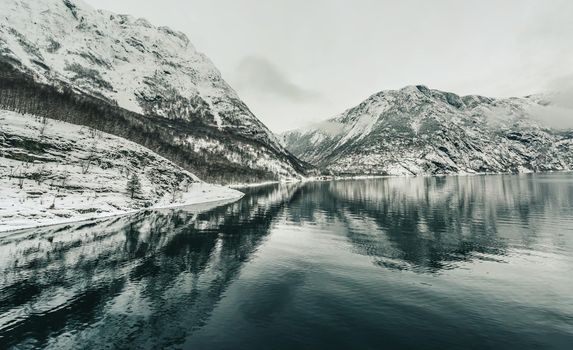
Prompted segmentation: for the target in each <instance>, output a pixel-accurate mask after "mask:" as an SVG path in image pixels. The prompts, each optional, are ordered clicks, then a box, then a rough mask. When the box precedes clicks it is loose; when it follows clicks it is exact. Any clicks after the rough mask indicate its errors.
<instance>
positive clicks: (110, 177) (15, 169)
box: [0, 110, 243, 231]
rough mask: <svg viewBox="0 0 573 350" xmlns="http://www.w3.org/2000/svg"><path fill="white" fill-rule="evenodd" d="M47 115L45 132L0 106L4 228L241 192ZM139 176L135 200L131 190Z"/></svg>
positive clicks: (0, 218)
mask: <svg viewBox="0 0 573 350" xmlns="http://www.w3.org/2000/svg"><path fill="white" fill-rule="evenodd" d="M46 120H47V125H46V127H45V130H44V132H43V133H42V132H41V129H42V125H43V124H42V119H41V118H38V117H35V116H30V115H22V114H19V113H15V112H10V111H4V110H0V231H6V230H14V229H19V228H25V227H34V226H40V225H49V224H56V223H62V222H70V221H77V220H84V219H92V218H100V217H105V216H111V215H118V214H125V213H129V212H133V211H137V210H140V209H143V208H164V207H173V206H186V205H191V204H198V203H205V202H216V201H227V200H236V199H238V198H240V197H242V196H243V194H242V193H241V192H239V191H236V190H233V189H230V188H228V187H223V186H217V185H211V184H207V183H205V182H202V181H200V180H199V179H198V178H197V177H196V176H195V175H193V174H191V173H189V172H187V171H185V170H183V169H181V168H179V167H178V166H177V165H175V164H173V163H172V162H170V161H169V160H167V159H165V158H163V157H160V156H158V155H156V154H155V153H153V152H151V151H149V150H148V149H146V148H145V147H143V146H140V145H138V144H136V143H133V142H130V141H127V140H125V139H122V138H119V137H116V136H113V135H109V134H106V133H102V132H96V131H94V130H93V129H90V128H87V127H82V126H78V125H73V124H69V123H65V122H61V121H56V120H51V119H46ZM88 159H89V162H88ZM134 173H135V174H136V175H137V176H138V177H139V179H140V181H141V187H142V191H141V194H140V195H139V196H138V198H137V199H131V198H130V195H129V194H128V193H127V190H126V184H127V180H128V179H129V177H130V176H131V175H132V174H134Z"/></svg>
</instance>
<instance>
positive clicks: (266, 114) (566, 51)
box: [87, 0, 573, 131]
mask: <svg viewBox="0 0 573 350" xmlns="http://www.w3.org/2000/svg"><path fill="white" fill-rule="evenodd" d="M87 2H88V3H90V4H92V5H93V6H94V7H96V8H104V9H108V10H111V11H114V12H119V13H128V14H131V15H134V16H137V17H145V18H147V19H149V20H150V21H151V22H153V23H154V24H155V25H167V26H169V27H172V28H173V29H177V30H180V31H182V32H184V33H186V34H187V35H188V36H189V38H190V40H191V42H192V43H193V44H194V45H195V47H196V48H197V49H198V50H199V51H202V52H204V53H205V54H207V55H208V56H209V57H210V58H211V59H212V60H213V62H214V63H215V65H216V66H217V67H218V68H219V70H220V71H221V72H222V74H223V77H224V78H225V79H226V80H227V81H228V82H229V83H230V84H231V85H232V86H233V87H234V88H235V90H236V91H237V92H238V93H239V95H240V96H241V97H242V98H243V100H244V101H245V102H246V103H247V104H248V105H249V107H250V108H251V110H252V111H253V112H254V113H255V114H256V115H257V116H258V117H259V118H260V119H261V120H262V121H263V122H264V123H265V124H267V126H269V127H270V128H271V129H272V130H273V131H283V130H286V129H292V128H296V127H300V126H304V125H305V124H308V123H311V122H315V121H318V120H321V119H325V118H327V117H332V116H334V115H336V114H338V113H340V112H342V111H343V110H345V109H346V108H349V107H352V106H354V105H356V104H357V103H359V102H360V101H362V100H363V99H365V98H366V97H368V96H369V95H371V94H373V93H375V92H377V91H380V90H384V89H399V88H401V87H403V86H405V85H409V84H424V85H427V86H428V87H430V88H435V89H441V90H447V91H452V92H456V93H459V94H482V95H487V96H492V97H506V96H522V95H527V94H531V93H538V92H543V91H546V90H548V89H562V88H565V87H568V88H571V87H572V85H571V82H572V81H573V1H571V0H536V1H533V0H490V1H485V0H475V1H470V0H464V1H460V0H432V1H429V0H418V1H413V0H412V1H408V0H401V1H397V0H396V1H383V0H345V1H343V0H161V1H157V0H121V1H118V0H87ZM564 86H565V87H564Z"/></svg>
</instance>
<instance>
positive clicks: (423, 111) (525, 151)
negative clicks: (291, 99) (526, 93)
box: [283, 85, 573, 175]
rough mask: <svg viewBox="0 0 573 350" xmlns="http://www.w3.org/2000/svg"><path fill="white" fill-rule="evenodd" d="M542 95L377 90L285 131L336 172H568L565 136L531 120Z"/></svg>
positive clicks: (288, 141)
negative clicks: (319, 119) (325, 117)
mask: <svg viewBox="0 0 573 350" xmlns="http://www.w3.org/2000/svg"><path fill="white" fill-rule="evenodd" d="M546 106H547V102H544V100H543V99H541V98H539V96H530V97H527V98H509V99H494V98H488V97H483V96H479V95H469V96H460V95H457V94H454V93H451V92H444V91H440V90H433V89H429V88H427V87H426V86H423V85H411V86H406V87H404V88H402V89H400V90H385V91H381V92H378V93H376V94H374V95H372V96H370V97H369V98H367V99H366V100H364V101H363V102H362V103H360V104H358V105H357V106H355V107H353V108H350V109H348V110H346V111H345V112H343V113H342V114H341V115H339V116H336V117H334V118H332V119H330V120H327V121H324V122H321V123H319V124H317V125H316V126H315V127H313V128H310V129H309V130H297V131H293V132H287V133H285V134H283V138H284V140H285V141H284V142H285V145H286V147H287V148H288V149H289V150H291V151H292V152H293V153H294V154H295V155H297V156H299V157H300V158H301V159H303V160H305V161H307V162H310V163H311V164H315V165H317V166H319V167H322V168H323V169H325V170H327V171H330V172H334V173H350V174H379V175H407V174H410V175H411V174H414V175H417V174H442V173H482V172H526V171H542V170H565V169H570V168H571V166H573V163H571V156H570V153H568V152H569V147H570V137H569V136H568V135H569V134H568V133H564V132H556V131H553V130H550V129H548V128H544V127H543V125H542V124H541V123H540V122H539V121H538V120H536V119H534V118H532V116H533V115H534V113H535V114H539V113H543V111H545V110H544V108H545V107H546Z"/></svg>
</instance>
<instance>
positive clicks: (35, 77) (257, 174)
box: [0, 0, 573, 230]
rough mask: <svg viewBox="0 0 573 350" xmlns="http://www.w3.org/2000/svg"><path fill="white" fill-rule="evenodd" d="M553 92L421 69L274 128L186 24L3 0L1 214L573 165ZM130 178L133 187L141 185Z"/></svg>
mask: <svg viewBox="0 0 573 350" xmlns="http://www.w3.org/2000/svg"><path fill="white" fill-rule="evenodd" d="M554 107H555V106H554V103H553V101H552V99H551V95H545V96H528V97H523V98H508V99H496V98H488V97H483V96H459V95H456V94H454V93H449V92H443V91H439V90H433V89H430V88H428V87H426V86H423V85H417V86H407V87H405V88H402V89H400V90H386V91H381V92H379V93H376V94H374V95H372V96H370V97H369V98H367V99H366V100H364V101H363V102H361V103H360V104H358V105H357V106H355V107H352V108H350V109H348V110H346V111H344V112H342V113H341V114H339V115H337V116H335V117H333V118H331V119H329V120H326V121H324V122H321V123H319V124H316V125H314V126H312V127H309V128H304V129H299V130H294V131H289V132H286V133H283V134H281V135H275V134H273V133H272V132H271V131H270V130H269V129H268V128H267V127H266V126H265V125H264V124H263V123H262V122H261V121H260V120H259V119H258V118H257V117H256V116H255V115H254V114H253V113H252V112H251V110H250V109H249V108H248V106H247V105H246V104H245V103H244V102H243V101H242V100H241V99H240V97H239V96H238V94H237V93H236V92H235V91H234V90H233V88H232V87H231V86H230V85H229V84H227V82H225V80H224V79H223V78H222V76H221V73H220V72H219V71H218V70H217V68H216V67H215V66H214V65H213V63H212V62H211V61H210V60H209V58H208V57H207V56H206V55H204V54H202V53H200V52H198V51H197V50H196V49H195V48H194V46H193V45H192V43H191V42H190V40H189V39H188V38H187V36H186V35H185V34H183V33H181V32H178V31H175V30H173V29H170V28H167V27H156V26H154V25H153V24H151V23H149V22H148V21H147V20H145V19H141V18H134V17H132V16H129V15H119V14H115V13H111V12H108V11H103V10H97V9H94V8H92V7H91V6H89V5H87V4H85V3H84V2H82V1H80V0H44V1H35V0H6V1H2V2H1V3H0V176H1V179H0V190H1V191H2V192H1V194H0V230H10V229H15V228H21V227H29V226H35V225H45V224H52V223H57V222H65V221H73V220H79V219H87V218H96V217H102V216H109V215H116V214H122V213H126V212H130V211H134V210H141V209H145V208H161V207H169V206H176V205H188V204H196V203H204V202H225V201H230V200H236V199H238V198H240V197H241V196H242V194H241V193H240V192H239V191H237V190H232V189H230V188H229V187H226V186H228V185H237V184H257V183H263V182H270V181H273V182H277V181H280V182H285V181H303V180H307V179H313V178H315V177H316V176H319V175H334V176H362V175H397V176H401V175H446V174H488V173H528V172H542V171H568V170H571V168H572V167H573V152H572V150H573V149H572V147H573V132H572V131H570V130H561V129H554V128H549V127H547V126H545V125H544V123H543V122H542V120H541V119H539V116H543V114H544V113H550V112H551V109H552V108H554ZM134 187H135V189H134Z"/></svg>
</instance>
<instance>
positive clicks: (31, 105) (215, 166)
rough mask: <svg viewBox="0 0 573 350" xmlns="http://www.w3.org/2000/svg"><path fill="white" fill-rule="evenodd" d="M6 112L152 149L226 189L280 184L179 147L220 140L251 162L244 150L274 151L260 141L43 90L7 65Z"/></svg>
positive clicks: (0, 72)
mask: <svg viewBox="0 0 573 350" xmlns="http://www.w3.org/2000/svg"><path fill="white" fill-rule="evenodd" d="M0 108H2V109H7V110H12V111H16V112H19V113H28V114H33V115H37V116H42V117H48V118H52V119H57V120H61V121H65V122H69V123H73V124H78V125H85V126H88V127H91V128H94V129H97V130H101V131H103V132H107V133H110V134H113V135H117V136H120V137H123V138H125V139H128V140H130V141H133V142H136V143H138V144H141V145H143V146H145V147H147V148H149V149H151V150H152V151H154V152H156V153H157V154H159V155H161V156H163V157H165V158H167V159H169V160H171V161H173V162H174V163H176V164H178V165H179V166H181V167H182V168H184V169H187V170H189V171H191V172H192V173H194V174H196V175H197V176H199V177H200V178H201V179H203V180H205V181H209V182H214V183H222V184H225V183H231V182H258V181H268V180H275V179H276V175H275V174H273V173H271V172H267V171H264V170H261V169H251V168H248V167H246V166H243V165H240V164H234V163H230V162H228V160H227V159H226V158H225V157H224V153H222V152H219V153H207V152H201V153H196V152H195V151H194V150H193V148H192V145H190V144H189V143H187V142H180V141H179V142H178V141H177V140H186V139H187V138H188V137H189V136H194V137H201V138H205V139H215V140H217V141H219V142H221V143H223V144H224V145H225V147H226V148H227V149H228V150H229V151H231V152H237V153H239V154H242V155H244V156H245V157H248V155H247V154H246V153H244V152H242V151H241V148H242V146H243V145H249V144H250V145H252V146H254V147H257V148H261V147H262V148H267V149H269V148H268V147H266V146H265V145H264V144H262V143H260V142H259V141H257V140H251V139H248V138H246V137H243V136H241V135H235V134H231V133H229V132H225V131H221V130H215V129H214V128H213V127H211V126H209V125H205V124H203V123H201V118H191V119H190V120H191V121H189V120H181V119H165V118H161V117H156V116H148V115H140V114H137V113H134V112H131V111H128V110H125V109H123V108H120V107H118V106H116V105H114V104H112V103H111V102H109V101H106V100H104V98H103V97H102V98H96V97H93V96H90V95H86V94H84V93H81V92H78V91H74V90H72V89H71V88H69V87H67V86H60V87H55V86H51V85H45V84H40V83H37V82H35V81H34V80H33V79H32V78H31V77H29V76H28V75H26V74H24V73H21V72H19V71H17V70H15V69H14V68H13V67H12V65H11V64H9V63H7V62H3V61H1V60H0ZM269 150H270V149H269ZM270 151H272V150H270ZM223 152H224V151H223ZM277 157H280V158H282V157H283V156H282V155H277ZM253 161H254V159H253Z"/></svg>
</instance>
